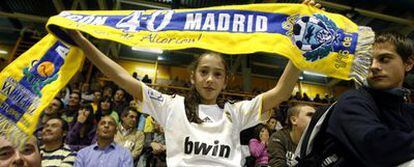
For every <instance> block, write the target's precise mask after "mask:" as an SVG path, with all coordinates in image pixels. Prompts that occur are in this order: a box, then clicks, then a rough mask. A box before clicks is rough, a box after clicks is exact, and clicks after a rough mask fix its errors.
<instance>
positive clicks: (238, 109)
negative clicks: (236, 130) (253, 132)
mask: <svg viewBox="0 0 414 167" xmlns="http://www.w3.org/2000/svg"><path fill="white" fill-rule="evenodd" d="M231 107H232V108H233V111H234V114H235V115H236V117H237V118H238V120H239V123H240V126H241V130H243V129H247V128H250V127H252V126H255V125H257V124H258V123H262V122H264V121H266V120H267V118H262V117H261V115H262V95H258V96H256V97H255V98H253V99H252V100H245V101H240V102H237V103H235V104H233V105H231Z"/></svg>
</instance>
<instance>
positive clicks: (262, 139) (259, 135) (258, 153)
mask: <svg viewBox="0 0 414 167" xmlns="http://www.w3.org/2000/svg"><path fill="white" fill-rule="evenodd" d="M269 136H270V129H269V128H268V127H267V126H266V125H263V124H259V125H257V126H256V128H255V136H254V138H253V139H251V140H250V141H249V149H250V154H251V156H253V157H254V158H255V159H256V163H255V166H267V165H268V163H269V154H268V153H267V146H268V143H269Z"/></svg>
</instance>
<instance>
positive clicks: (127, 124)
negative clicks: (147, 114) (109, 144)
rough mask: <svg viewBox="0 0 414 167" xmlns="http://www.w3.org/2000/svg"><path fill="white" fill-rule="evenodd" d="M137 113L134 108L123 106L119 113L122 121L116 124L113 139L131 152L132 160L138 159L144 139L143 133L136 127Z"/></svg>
mask: <svg viewBox="0 0 414 167" xmlns="http://www.w3.org/2000/svg"><path fill="white" fill-rule="evenodd" d="M138 115H139V114H138V111H137V109H136V108H132V107H129V108H125V109H124V112H122V114H121V120H122V121H121V124H119V125H118V131H117V133H116V135H115V139H114V140H115V142H116V143H117V144H119V145H120V146H123V147H124V148H127V149H128V150H129V151H130V152H131V154H132V158H133V159H134V161H137V160H138V156H139V155H140V154H141V151H142V147H143V145H144V139H145V135H144V133H143V132H142V131H137V129H136V127H137V119H138Z"/></svg>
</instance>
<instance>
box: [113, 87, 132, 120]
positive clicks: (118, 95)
mask: <svg viewBox="0 0 414 167" xmlns="http://www.w3.org/2000/svg"><path fill="white" fill-rule="evenodd" d="M128 105H129V103H127V102H126V101H125V91H124V90H123V89H118V90H116V92H115V95H114V106H113V108H112V109H113V110H115V111H116V112H117V113H118V115H121V113H122V111H124V109H125V108H127V107H128Z"/></svg>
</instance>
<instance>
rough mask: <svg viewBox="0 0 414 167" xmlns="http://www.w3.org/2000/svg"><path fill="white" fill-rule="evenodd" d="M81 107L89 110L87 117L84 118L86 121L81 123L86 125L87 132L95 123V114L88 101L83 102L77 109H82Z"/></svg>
mask: <svg viewBox="0 0 414 167" xmlns="http://www.w3.org/2000/svg"><path fill="white" fill-rule="evenodd" d="M82 109H85V110H88V111H89V115H88V118H86V121H85V123H84V124H83V125H85V126H86V127H87V128H86V129H87V132H89V131H90V130H91V129H92V127H93V125H94V124H95V114H94V113H93V107H92V105H91V104H90V103H88V104H84V105H82V106H80V108H79V110H82ZM77 117H78V115H77V114H76V118H77Z"/></svg>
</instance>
